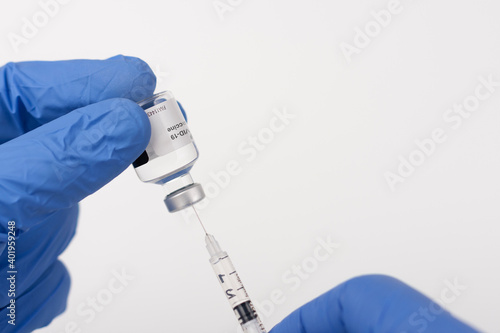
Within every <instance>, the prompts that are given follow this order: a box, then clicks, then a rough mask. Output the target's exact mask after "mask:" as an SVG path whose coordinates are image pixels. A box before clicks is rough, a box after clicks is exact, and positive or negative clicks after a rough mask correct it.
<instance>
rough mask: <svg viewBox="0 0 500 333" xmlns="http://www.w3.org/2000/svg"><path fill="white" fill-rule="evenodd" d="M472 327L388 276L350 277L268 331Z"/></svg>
mask: <svg viewBox="0 0 500 333" xmlns="http://www.w3.org/2000/svg"><path fill="white" fill-rule="evenodd" d="M423 332H425V333H477V331H476V330H474V329H472V328H471V327H469V326H467V325H466V324H464V323H462V322H461V321H459V320H457V319H456V318H454V317H453V316H451V315H450V313H448V312H446V311H445V310H444V309H442V308H441V307H440V306H439V305H438V304H436V303H434V302H433V301H431V300H430V299H429V298H427V297H426V296H424V295H422V294H421V293H419V292H418V291H416V290H414V289H412V288H410V287H409V286H407V285H406V284H404V283H402V282H401V281H399V280H396V279H394V278H391V277H388V276H383V275H367V276H361V277H358V278H354V279H352V280H349V281H347V282H344V283H343V284H341V285H339V286H337V287H336V288H334V289H332V290H330V291H328V292H326V293H325V294H323V295H321V296H320V297H318V298H316V299H315V300H312V301H311V302H309V303H307V304H306V305H304V306H303V307H301V308H299V309H298V310H296V311H295V312H293V313H292V314H290V315H289V316H288V317H287V318H285V319H284V320H283V321H282V322H281V323H279V324H278V325H276V326H275V327H274V328H273V329H272V330H271V333H423Z"/></svg>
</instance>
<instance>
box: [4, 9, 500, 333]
mask: <svg viewBox="0 0 500 333" xmlns="http://www.w3.org/2000/svg"><path fill="white" fill-rule="evenodd" d="M48 2H50V1H48V0H42V1H41V2H38V1H33V0H29V1H16V2H10V3H9V4H8V5H7V4H4V6H3V7H4V8H3V9H2V10H1V11H0V26H1V31H2V35H3V36H2V38H0V50H2V51H1V54H0V62H1V63H5V62H8V61H22V60H57V59H72V58H97V59H99V58H107V57H111V56H113V55H115V54H119V53H122V54H127V55H135V56H138V57H141V58H142V59H144V60H145V61H147V62H148V63H149V64H150V65H151V67H152V68H153V70H154V71H155V72H156V74H157V76H158V79H159V83H158V90H162V89H169V90H172V91H173V92H174V94H175V95H176V96H177V98H178V99H179V100H180V101H181V102H182V103H183V105H184V106H185V108H186V110H187V112H188V116H189V121H190V122H189V124H190V127H191V130H192V132H193V134H194V137H195V140H196V142H197V144H198V147H199V149H200V152H201V157H200V159H199V161H198V163H197V165H196V166H195V168H194V170H193V172H192V174H193V177H195V179H196V180H197V181H199V182H201V183H202V184H204V185H205V187H206V189H207V190H208V192H209V193H208V194H209V199H208V200H207V201H208V203H205V204H204V205H202V206H201V207H199V212H200V216H201V217H202V219H203V220H204V222H205V224H206V227H207V228H208V229H209V230H210V231H211V232H212V233H213V234H214V235H215V236H216V237H217V238H218V239H219V241H220V243H221V245H222V246H223V247H224V248H226V249H227V250H228V251H229V253H230V255H232V257H233V261H234V262H235V265H236V267H237V269H238V270H239V272H240V275H241V277H242V279H243V280H244V282H245V284H246V286H247V289H248V290H249V292H250V294H251V296H252V297H253V299H254V300H255V301H256V303H258V307H259V309H260V311H261V312H262V316H263V319H264V321H265V323H266V325H267V327H268V328H271V327H272V326H273V325H274V324H276V323H277V322H278V321H280V320H281V319H282V318H284V316H286V315H287V314H288V313H289V312H291V311H292V310H294V309H296V308H297V307H298V306H300V305H302V304H303V303H305V302H306V301H308V300H310V299H312V298H314V297H315V296H317V295H319V294H321V293H323V292H324V291H326V290H328V289H330V288H332V287H333V286H335V285H337V284H338V283H340V282H342V281H344V280H346V279H348V278H351V277H354V276H356V275H360V274H367V273H383V274H389V275H393V276H395V277H398V278H400V279H402V280H404V281H406V282H407V283H409V284H411V285H413V286H415V287H416V288H418V289H420V290H422V291H423V292H425V293H426V294H427V295H429V296H430V297H432V298H433V299H435V300H436V301H438V302H440V303H441V304H443V305H445V307H446V308H447V309H449V310H450V311H452V312H453V313H455V314H456V315H458V316H460V317H462V318H463V319H465V320H467V321H469V322H471V323H473V324H475V325H476V326H477V327H478V328H480V329H483V330H485V331H488V332H500V326H499V324H498V299H499V297H500V287H499V286H498V283H499V282H498V281H500V270H499V262H500V254H499V251H500V244H499V242H498V233H499V231H500V227H499V218H500V213H499V211H498V199H499V186H500V175H499V174H498V170H499V169H500V115H499V110H500V86H498V85H496V86H495V83H489V84H485V83H484V81H485V80H486V81H493V82H500V69H499V65H500V19H499V17H498V12H499V10H500V3H499V2H498V1H456V0H455V1H451V0H447V1H437V2H436V1H430V0H401V1H395V0H393V1H390V0H389V1H388V0H378V1H335V2H334V1H285V0H281V1H265V0H254V1H248V0H247V1H241V0H221V1H213V0H203V1H201V0H196V1H194V0H191V1H181V0H177V1H164V2H160V1H148V0H142V1H96V0H87V1H81V0H72V1H65V3H63V1H62V0H61V1H60V2H58V4H59V5H57V6H52V7H50V6H49V7H47V6H45V5H42V4H44V3H48ZM44 12H48V13H49V14H51V15H52V16H50V15H48V14H45V16H44V14H43V13H44ZM388 13H389V14H390V17H389V15H388ZM44 17H45V18H48V19H47V20H45V19H44ZM26 20H27V21H29V22H31V23H36V24H38V26H39V28H38V29H37V30H38V31H35V32H32V33H31V34H29V35H28V36H24V37H23V38H25V40H24V41H23V43H21V44H16V43H12V42H11V41H10V40H9V38H10V39H12V38H14V37H12V36H14V34H16V35H17V36H22V33H23V31H22V29H23V25H25V24H27V23H26ZM461 105H462V106H461ZM454 106H455V108H454ZM459 108H462V111H457V110H459ZM460 112H461V113H460ZM277 114H280V115H281V116H282V117H284V116H283V114H288V116H286V117H285V118H284V120H283V119H281V118H279V119H278V120H276V119H274V118H275V117H276V115H277ZM252 137H253V138H257V139H255V140H257V143H256V144H255V143H252V142H253V141H254V139H252ZM429 140H433V141H432V142H433V143H431V141H429ZM416 142H418V144H417V143H416ZM231 161H233V162H231ZM234 161H235V162H234ZM228 163H231V164H235V163H236V164H237V165H238V167H237V168H236V172H233V174H232V175H230V176H224V175H223V174H221V172H223V171H224V170H225V169H226V167H227V164H228ZM233 169H234V168H233ZM398 169H399V170H398ZM233 171H234V170H233ZM224 172H225V171H224ZM388 177H389V179H390V181H388V180H387V179H388ZM216 179H217V180H218V182H217V181H216ZM391 184H392V185H391ZM81 207H82V209H81V218H80V222H79V227H78V231H77V235H76V237H75V239H74V240H73V242H72V243H71V245H70V246H69V248H68V250H67V251H66V252H65V253H64V255H63V256H62V260H63V261H64V263H65V264H66V265H67V266H68V268H69V270H70V273H71V276H72V289H71V293H70V298H69V305H68V308H67V311H66V312H65V313H64V314H63V315H62V316H60V317H59V318H57V319H56V320H55V321H54V322H53V324H52V325H51V326H50V327H48V328H45V329H43V330H41V331H40V332H44V333H49V332H54V333H56V332H57V333H61V332H71V331H72V330H69V329H68V327H70V328H71V327H74V328H76V329H75V330H74V331H75V332H78V331H81V332H200V331H201V332H236V326H237V325H236V323H235V320H234V316H233V314H232V313H231V311H230V310H229V308H228V305H227V304H226V301H225V300H224V297H223V295H222V293H221V290H220V287H219V286H218V283H217V282H216V279H215V277H214V276H213V273H212V272H211V268H210V266H209V264H208V261H207V254H206V252H205V250H204V247H203V246H204V245H203V234H202V231H201V228H200V227H199V226H198V225H197V224H196V223H194V220H193V219H192V216H190V215H183V214H168V213H167V211H166V209H165V208H164V207H163V203H162V192H161V189H160V188H159V187H156V186H154V185H146V184H142V183H141V182H140V181H139V180H138V179H137V178H136V176H135V174H134V171H133V170H132V169H128V170H126V171H125V172H124V173H123V174H122V175H120V176H119V177H118V178H116V179H115V180H114V181H113V182H111V183H110V184H109V185H107V186H106V187H104V188H103V189H102V190H100V191H98V192H97V193H96V194H94V195H92V196H91V197H89V198H87V199H85V200H84V201H83V203H82V205H81ZM325 242H326V243H328V242H330V243H333V245H332V244H331V245H330V247H328V246H326V247H327V248H326V249H325V248H321V246H323V247H325V245H322V244H324V243H325ZM123 272H125V273H126V275H127V276H129V278H128V279H124V280H123V281H121V282H120V281H119V280H116V278H115V275H117V274H118V275H120V274H123ZM110 284H111V287H110ZM453 284H455V285H456V284H458V285H460V288H456V287H455V288H453V287H450V285H453ZM92 298H96V300H97V301H96V302H97V306H96V309H99V311H97V310H94V309H93V308H92V306H91V305H90V303H89V302H91V299H92ZM415 310H416V311H417V310H418V309H415ZM72 329H73V328H72Z"/></svg>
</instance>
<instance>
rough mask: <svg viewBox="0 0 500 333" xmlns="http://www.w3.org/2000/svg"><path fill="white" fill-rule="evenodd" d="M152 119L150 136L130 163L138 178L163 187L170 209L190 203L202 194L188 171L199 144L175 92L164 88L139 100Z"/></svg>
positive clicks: (179, 208) (177, 208) (201, 196)
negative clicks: (195, 140) (146, 143)
mask: <svg viewBox="0 0 500 333" xmlns="http://www.w3.org/2000/svg"><path fill="white" fill-rule="evenodd" d="M138 104H139V106H140V107H142V109H143V110H144V111H145V112H146V114H147V115H148V118H149V121H150V123H151V139H150V141H149V144H148V146H147V147H146V150H145V151H144V152H143V153H142V154H141V156H139V157H138V158H137V160H135V162H134V163H133V166H134V168H135V172H136V173H137V176H138V177H139V179H141V180H142V181H143V182H145V183H155V184H160V185H162V186H163V188H164V190H165V194H166V196H165V199H164V202H165V205H166V206H167V208H168V210H169V211H170V212H176V211H179V210H181V209H184V208H186V207H189V206H191V205H193V204H195V203H197V202H198V201H200V200H202V199H203V198H204V197H205V193H204V191H203V188H202V187H201V185H200V184H198V183H195V182H194V181H193V178H191V175H190V174H189V171H190V170H191V168H192V167H193V165H194V162H196V160H197V159H198V148H196V145H195V143H194V140H193V136H192V135H191V131H190V130H189V128H188V125H187V123H186V119H185V118H184V115H183V114H182V111H181V108H180V107H179V104H177V101H176V100H175V97H174V95H173V94H172V93H171V92H170V91H165V92H161V93H158V94H156V95H153V96H151V97H149V98H147V99H145V100H142V101H140V102H138Z"/></svg>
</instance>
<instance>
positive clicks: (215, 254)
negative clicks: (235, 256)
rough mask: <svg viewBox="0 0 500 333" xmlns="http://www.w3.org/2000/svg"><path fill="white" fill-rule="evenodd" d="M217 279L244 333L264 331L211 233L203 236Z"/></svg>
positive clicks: (225, 254) (235, 273)
mask: <svg viewBox="0 0 500 333" xmlns="http://www.w3.org/2000/svg"><path fill="white" fill-rule="evenodd" d="M205 240H206V243H207V249H208V252H209V253H210V256H211V257H210V263H211V264H212V268H213V270H214V272H215V274H216V276H217V280H218V281H219V284H220V285H221V287H222V290H223V291H224V294H225V295H226V297H227V300H228V301H229V304H230V305H231V308H232V309H233V311H234V313H235V315H236V317H237V318H238V321H239V323H240V325H241V327H242V329H243V332H245V333H266V330H265V329H264V326H263V325H262V323H261V321H260V319H259V317H258V315H257V311H255V308H254V306H253V304H252V302H251V301H250V297H249V296H248V293H247V291H246V290H245V287H244V286H243V283H242V282H241V279H240V277H239V275H238V273H237V272H236V269H235V268H234V265H233V263H232V261H231V259H230V258H229V256H228V254H227V253H226V252H225V251H222V249H221V248H220V246H219V244H218V243H217V241H216V240H215V238H214V237H213V236H212V235H207V237H206V238H205Z"/></svg>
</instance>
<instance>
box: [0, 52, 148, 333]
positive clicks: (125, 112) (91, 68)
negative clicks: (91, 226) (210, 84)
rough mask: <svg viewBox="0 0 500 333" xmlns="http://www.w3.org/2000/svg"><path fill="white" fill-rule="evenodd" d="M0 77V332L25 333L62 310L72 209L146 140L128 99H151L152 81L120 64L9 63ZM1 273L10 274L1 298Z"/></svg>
mask: <svg viewBox="0 0 500 333" xmlns="http://www.w3.org/2000/svg"><path fill="white" fill-rule="evenodd" d="M0 78H1V80H0V129H1V131H0V290H2V292H0V331H1V332H13V331H15V332H31V331H33V330H34V329H37V328H40V327H43V326H46V325H48V324H49V323H50V322H51V321H52V319H53V318H54V317H55V316H57V315H58V314H60V313H61V312H63V311H64V309H65V306H66V299H67V295H68V290H69V284H70V282H69V275H68V272H67V270H66V268H65V267H64V265H63V264H62V263H61V262H59V261H58V260H57V257H58V256H59V254H61V252H62V251H63V250H64V249H65V248H66V247H67V245H68V243H69V242H70V240H71V238H72V237H73V235H74V233H75V228H76V221H77V216H78V202H79V201H80V200H82V199H83V198H85V197H86V196H88V195H90V194H92V193H94V192H95V191H97V190H98V189H99V188H101V187H102V186H104V185H105V184H106V183H108V182H109V181H111V180H112V179H113V178H115V177H116V176H117V175H118V174H120V173H121V172H122V171H123V170H125V168H127V166H128V165H130V163H131V162H133V161H134V159H135V158H137V157H138V156H139V155H140V154H141V153H142V151H144V149H145V147H146V145H147V143H148V141H149V138H150V135H151V133H150V124H149V121H148V118H147V116H146V114H145V113H144V111H143V110H142V109H141V108H140V107H139V106H138V105H137V104H135V103H134V102H133V101H138V100H140V99H143V98H145V97H148V96H150V95H152V93H153V91H154V88H155V85H156V79H155V77H154V74H153V73H152V71H151V69H150V68H149V66H148V65H147V64H145V63H144V62H143V61H141V60H139V59H137V58H131V57H124V56H117V57H114V58H111V59H108V60H105V61H92V60H73V61H62V62H25V63H17V64H15V63H10V64H7V65H6V66H4V67H2V68H0ZM9 221H13V222H11V223H10V224H9ZM13 223H15V229H16V230H15V240H14V243H15V244H14V246H12V245H11V244H9V245H10V246H8V247H7V241H8V240H9V239H8V235H9V231H11V230H9V227H12V225H13ZM11 235H12V234H11ZM11 240H12V237H11ZM9 252H11V253H15V254H14V255H15V259H14V261H13V263H9V262H8V259H9V258H10V257H9ZM11 257H12V255H11ZM11 264H13V266H10V265H11ZM8 271H16V272H17V273H16V274H14V275H15V284H14V285H15V288H14V289H15V290H14V293H13V294H10V295H9V294H8V293H7V292H6V291H7V290H9V288H10V287H11V286H12V285H11V284H10V283H9V281H8V280H7V277H10V276H11V275H12V274H10V273H7V272H8ZM12 302H14V305H15V310H14V312H15V317H13V316H12V315H10V316H8V315H9V314H12V305H11V304H12ZM12 319H15V320H14V321H13V323H15V326H14V325H12V322H11V323H9V322H8V321H10V320H12Z"/></svg>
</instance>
